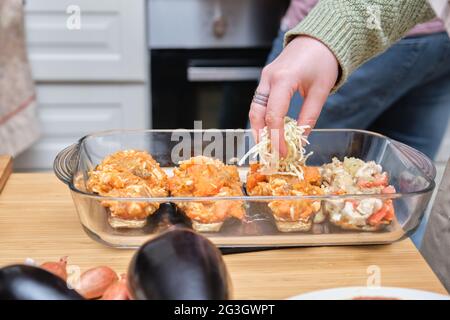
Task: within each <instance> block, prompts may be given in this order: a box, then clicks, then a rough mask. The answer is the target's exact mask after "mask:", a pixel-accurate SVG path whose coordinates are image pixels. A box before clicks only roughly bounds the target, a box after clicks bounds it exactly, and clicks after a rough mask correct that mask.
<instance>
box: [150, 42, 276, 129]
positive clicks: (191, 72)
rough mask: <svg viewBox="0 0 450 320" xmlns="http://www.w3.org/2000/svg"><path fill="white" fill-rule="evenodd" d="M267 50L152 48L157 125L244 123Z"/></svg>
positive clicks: (229, 125)
mask: <svg viewBox="0 0 450 320" xmlns="http://www.w3.org/2000/svg"><path fill="white" fill-rule="evenodd" d="M267 53H268V49H245V50H240V49H222V50H217V49H214V50H152V52H151V62H152V68H151V88H152V110H153V112H152V117H153V121H152V122H153V128H155V129H173V128H187V129H190V128H194V121H195V120H201V121H202V127H203V128H221V129H227V128H245V127H246V125H247V119H248V111H249V107H250V102H251V99H252V96H253V93H254V90H255V88H256V85H257V82H258V79H259V76H260V73H261V69H262V67H263V66H264V63H265V59H266V56H267Z"/></svg>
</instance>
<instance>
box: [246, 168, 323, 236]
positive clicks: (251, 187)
mask: <svg viewBox="0 0 450 320" xmlns="http://www.w3.org/2000/svg"><path fill="white" fill-rule="evenodd" d="M260 168H261V165H260V164H258V163H253V164H251V165H250V172H249V174H248V177H247V184H246V187H247V192H248V193H249V195H250V196H301V195H322V194H323V191H322V189H321V188H320V181H321V178H320V173H319V168H317V167H306V166H305V167H303V179H300V178H299V177H297V176H292V175H282V174H273V175H265V174H262V173H261V172H260ZM268 207H269V208H270V210H271V211H272V214H273V217H274V219H275V223H276V225H277V228H278V230H279V231H282V232H296V231H309V230H310V229H311V227H312V224H313V220H314V218H315V216H316V215H317V214H318V213H320V211H321V201H320V200H308V199H304V200H275V201H270V202H269V203H268ZM319 216H320V215H319ZM319 216H318V217H319Z"/></svg>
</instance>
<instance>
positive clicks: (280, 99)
mask: <svg viewBox="0 0 450 320" xmlns="http://www.w3.org/2000/svg"><path fill="white" fill-rule="evenodd" d="M288 79H289V77H286V76H284V75H276V74H275V75H274V76H273V78H272V81H273V82H272V84H271V90H270V95H269V101H268V104H267V111H266V116H265V123H266V126H267V128H268V130H269V133H270V140H271V148H272V150H279V151H280V155H281V156H286V153H287V149H286V143H285V141H284V117H285V116H286V114H287V112H288V110H289V104H290V102H291V98H292V95H293V92H294V91H295V89H293V88H291V87H290V86H289V85H288V83H287V80H288Z"/></svg>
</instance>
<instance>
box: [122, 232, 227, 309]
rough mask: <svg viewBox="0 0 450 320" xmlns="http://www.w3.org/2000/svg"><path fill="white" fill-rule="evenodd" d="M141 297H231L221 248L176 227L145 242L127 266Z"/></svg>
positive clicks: (132, 288)
mask: <svg viewBox="0 0 450 320" xmlns="http://www.w3.org/2000/svg"><path fill="white" fill-rule="evenodd" d="M128 286H129V290H130V294H131V296H132V298H134V299H138V300H187V299H192V300H214V299H221V300H225V299H229V298H230V291H231V282H230V277H229V275H228V272H227V269H226V266H225V263H224V261H223V259H222V255H221V254H220V251H219V250H218V249H217V248H216V247H215V246H214V244H212V243H211V241H209V240H208V239H207V238H205V237H204V236H202V235H200V234H198V233H195V232H194V231H192V230H189V229H182V228H173V229H171V230H168V231H166V232H165V233H163V234H161V235H160V236H158V237H157V238H155V239H153V240H150V241H149V242H147V243H145V244H144V245H143V246H142V247H141V248H140V249H139V250H138V251H137V252H136V254H135V255H134V257H133V259H132V261H131V263H130V266H129V269H128Z"/></svg>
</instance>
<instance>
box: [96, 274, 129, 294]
mask: <svg viewBox="0 0 450 320" xmlns="http://www.w3.org/2000/svg"><path fill="white" fill-rule="evenodd" d="M129 299H130V295H129V293H128V287H127V276H126V274H122V275H121V277H120V280H119V281H116V282H114V283H113V284H112V285H110V286H109V287H108V289H106V291H105V293H104V294H103V296H102V300H129Z"/></svg>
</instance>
